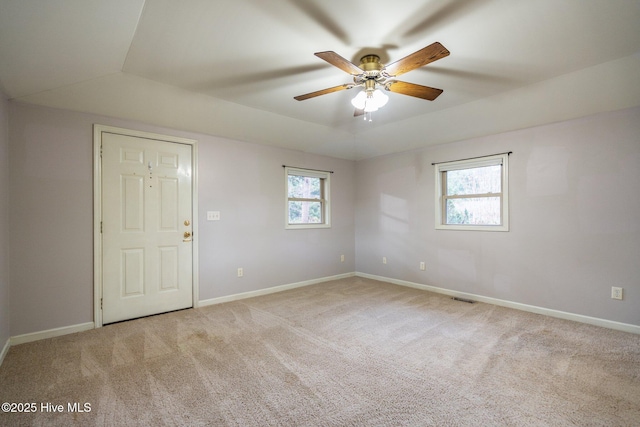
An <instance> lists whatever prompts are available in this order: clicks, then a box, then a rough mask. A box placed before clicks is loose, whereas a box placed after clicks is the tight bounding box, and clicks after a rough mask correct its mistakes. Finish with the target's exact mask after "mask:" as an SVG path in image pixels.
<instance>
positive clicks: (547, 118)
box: [0, 0, 640, 160]
mask: <svg viewBox="0 0 640 427" xmlns="http://www.w3.org/2000/svg"><path fill="white" fill-rule="evenodd" d="M434 41H439V42H440V43H442V44H443V45H444V46H445V47H446V48H447V49H449V51H450V52H451V55H450V56H448V57H446V58H443V59H441V60H439V61H436V62H434V63H432V64H429V65H427V66H425V67H423V68H420V69H417V70H414V71H411V72H409V73H407V74H404V75H403V76H402V77H401V78H400V80H404V81H408V82H412V83H418V84H422V85H426V86H432V87H436V88H441V89H443V90H444V93H443V94H442V95H441V96H440V97H439V98H438V99H436V100H435V101H433V102H430V101H424V100H421V99H417V98H412V97H409V96H404V95H400V94H395V93H390V94H389V97H390V100H389V103H388V104H387V106H385V107H384V108H383V109H381V110H379V111H378V112H376V113H375V114H374V116H373V122H370V123H369V122H365V121H364V120H362V118H354V117H353V107H352V106H351V104H350V102H349V101H350V99H351V98H353V97H354V96H355V94H356V90H357V89H356V90H347V91H342V92H337V93H332V94H328V95H324V96H321V97H317V98H312V99H309V100H306V101H302V102H299V101H295V100H294V99H293V97H294V96H296V95H300V94H304V93H308V92H312V91H315V90H319V89H324V88H328V87H332V86H336V85H340V84H343V83H350V82H351V81H352V80H351V77H350V76H349V75H348V74H346V73H344V72H343V71H341V70H340V69H338V68H336V67H333V66H331V65H329V64H328V63H326V62H324V61H322V60H321V59H319V58H317V57H316V56H314V55H313V53H314V52H318V51H326V50H333V51H335V52H337V53H338V54H340V55H342V56H343V57H345V58H347V59H349V60H350V61H352V62H355V63H356V64H358V63H359V59H360V57H361V56H363V55H364V54H366V53H375V54H378V55H380V57H381V58H382V61H383V62H386V63H390V62H393V61H395V60H398V59H400V58H402V57H404V56H406V55H408V54H410V53H412V52H414V51H416V50H418V49H421V48H422V47H425V46H427V45H429V44H431V43H432V42H434ZM0 85H1V89H2V90H3V91H4V92H5V93H6V94H7V95H8V96H9V97H10V98H14V99H16V100H19V101H21V102H27V103H34V104H39V105H46V106H51V107H56V108H64V109H70V110H75V111H84V112H91V113H97V114H104V115H108V116H113V117H121V118H127V119H133V120H139V121H143V122H146V123H150V124H155V125H160V126H166V127H171V128H176V129H183V130H188V131H194V132H200V133H207V134H212V135H219V136H223V137H228V138H233V139H238V140H243V141H250V142H256V143H262V144H269V145H274V146H279V147H286V148H293V149H297V150H302V151H305V152H311V153H319V154H324V155H330V156H334V157H340V158H346V159H356V160H357V159H364V158H369V157H373V156H378V155H382V154H388V153H393V152H399V151H406V150H411V149H414V148H418V147H422V146H426V145H430V144H441V143H447V142H452V141H458V140H461V139H466V138H471V137H478V136H483V135H488V134H495V133H499V132H504V131H508V130H513V129H519V128H523V127H529V126H534V125H539V124H544V123H550V122H555V121H560V120H566V119H570V118H575V117H581V116H584V115H588V114H593V113H596V112H600V111H610V110H615V109H620V108H626V107H631V106H636V105H640V0H608V1H605V0H466V1H462V0H395V1H393V2H377V1H371V0H306V1H304V0H269V1H265V0H180V1H177V0H146V1H145V0H0Z"/></svg>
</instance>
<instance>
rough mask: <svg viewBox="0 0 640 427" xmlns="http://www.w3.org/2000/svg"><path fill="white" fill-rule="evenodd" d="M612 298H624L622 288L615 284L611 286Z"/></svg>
mask: <svg viewBox="0 0 640 427" xmlns="http://www.w3.org/2000/svg"><path fill="white" fill-rule="evenodd" d="M611 298H613V299H622V288H618V287H615V286H612V287H611Z"/></svg>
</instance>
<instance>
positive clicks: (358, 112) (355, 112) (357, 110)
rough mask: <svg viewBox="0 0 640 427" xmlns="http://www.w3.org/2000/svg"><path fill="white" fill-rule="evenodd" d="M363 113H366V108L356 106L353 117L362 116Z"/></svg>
mask: <svg viewBox="0 0 640 427" xmlns="http://www.w3.org/2000/svg"><path fill="white" fill-rule="evenodd" d="M363 114H364V108H363V109H360V108H356V109H355V111H354V112H353V117H358V116H362V115H363Z"/></svg>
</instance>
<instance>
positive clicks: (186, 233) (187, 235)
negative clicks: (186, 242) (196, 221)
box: [184, 231, 191, 239]
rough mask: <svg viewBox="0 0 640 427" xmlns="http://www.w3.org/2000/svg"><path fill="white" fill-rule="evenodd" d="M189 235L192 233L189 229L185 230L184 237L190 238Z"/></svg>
mask: <svg viewBox="0 0 640 427" xmlns="http://www.w3.org/2000/svg"><path fill="white" fill-rule="evenodd" d="M189 237H191V233H189V232H188V231H185V232H184V238H185V239H188V238H189Z"/></svg>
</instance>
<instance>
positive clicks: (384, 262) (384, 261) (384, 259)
mask: <svg viewBox="0 0 640 427" xmlns="http://www.w3.org/2000/svg"><path fill="white" fill-rule="evenodd" d="M382 263H383V264H386V263H387V257H386V256H383V257H382Z"/></svg>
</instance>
